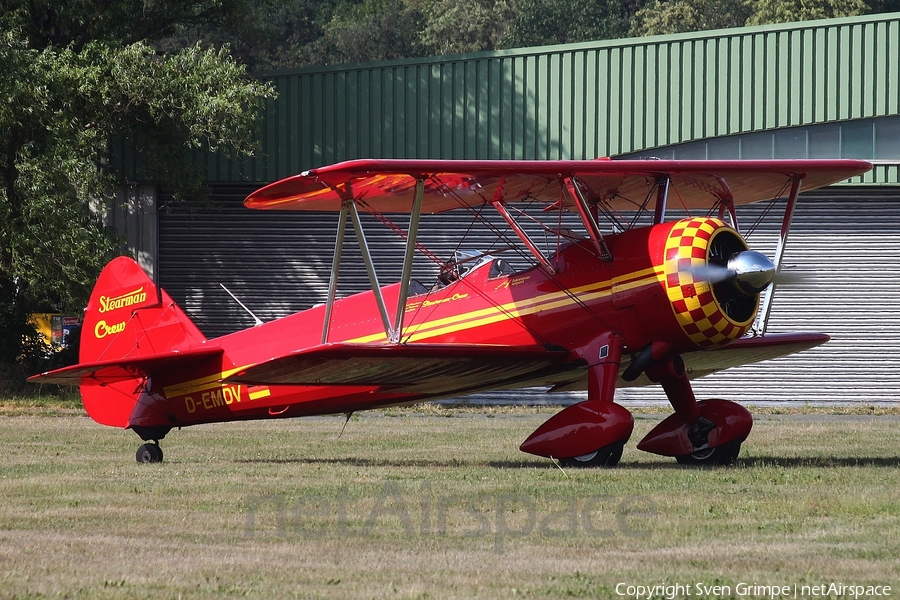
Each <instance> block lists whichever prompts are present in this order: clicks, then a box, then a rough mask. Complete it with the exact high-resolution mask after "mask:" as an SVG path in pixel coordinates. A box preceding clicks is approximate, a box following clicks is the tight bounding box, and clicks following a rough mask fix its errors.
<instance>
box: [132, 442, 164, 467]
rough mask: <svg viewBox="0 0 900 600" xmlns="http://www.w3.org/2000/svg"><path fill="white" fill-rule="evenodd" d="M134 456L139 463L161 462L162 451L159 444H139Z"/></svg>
mask: <svg viewBox="0 0 900 600" xmlns="http://www.w3.org/2000/svg"><path fill="white" fill-rule="evenodd" d="M134 457H135V459H136V460H137V461H138V462H139V463H161V462H162V460H163V451H162V448H160V447H159V444H141V446H140V448H138V449H137V453H136V454H135V456H134Z"/></svg>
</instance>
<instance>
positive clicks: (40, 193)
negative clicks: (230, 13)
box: [0, 0, 271, 363]
mask: <svg viewBox="0 0 900 600" xmlns="http://www.w3.org/2000/svg"><path fill="white" fill-rule="evenodd" d="M97 6H98V5H97V4H95V3H91V2H87V1H79V0H68V1H65V2H63V1H57V2H54V1H45V2H37V1H32V2H2V1H0V131H2V132H3V137H2V140H0V306H2V309H0V362H3V361H5V362H6V363H9V362H10V361H12V360H16V359H18V358H19V357H21V356H22V354H23V353H24V351H25V350H26V348H25V347H24V346H23V344H24V343H25V342H23V337H22V332H23V330H27V328H25V326H24V324H23V319H24V318H25V316H26V315H28V314H29V313H32V312H48V311H53V312H55V311H60V312H69V313H75V314H77V312H78V311H80V310H81V309H82V308H83V307H84V304H85V302H86V299H87V295H88V293H89V292H90V288H91V286H92V283H93V281H94V279H95V278H96V275H97V274H98V272H99V269H100V268H101V267H102V265H103V264H104V263H105V262H106V261H107V260H108V259H109V258H110V257H111V256H113V255H115V254H117V253H119V252H120V245H119V242H118V240H117V239H116V236H115V233H114V232H112V231H110V230H109V229H107V228H105V227H104V226H103V207H104V206H107V205H108V203H110V202H111V201H112V199H113V198H114V197H115V194H116V190H117V189H118V188H119V187H120V186H121V185H122V184H123V183H125V177H126V173H124V172H123V171H122V170H121V169H120V168H119V167H120V165H118V164H117V163H116V161H115V160H113V158H112V157H111V155H110V148H111V142H112V141H113V140H120V141H122V142H124V143H126V144H130V145H131V146H132V147H133V150H134V152H135V154H136V156H137V157H138V159H139V161H141V163H142V165H143V167H144V169H145V171H146V173H147V176H148V178H150V179H152V180H155V181H158V182H160V183H162V184H163V185H164V186H166V187H167V189H169V190H170V191H172V192H173V193H175V194H176V195H184V194H186V193H190V192H194V191H196V190H197V187H198V181H199V180H198V178H197V177H196V176H193V174H192V173H191V171H190V169H189V167H188V165H189V164H190V162H189V161H186V160H185V159H186V158H187V151H188V150H207V149H208V150H217V149H229V150H231V151H235V152H249V151H251V150H252V148H253V143H254V142H253V140H254V139H255V135H254V134H255V123H256V119H257V115H258V114H259V107H260V102H261V99H262V98H264V97H266V96H268V95H270V94H271V92H270V90H269V89H268V87H266V86H264V85H262V84H261V83H259V82H257V81H255V80H252V79H250V78H248V77H247V76H246V73H245V69H244V67H243V66H242V65H240V64H238V63H237V62H236V61H235V60H233V59H232V58H231V57H230V55H229V53H228V51H227V49H218V50H217V49H214V48H207V49H204V48H201V47H200V46H191V47H188V48H184V49H181V50H178V51H173V52H170V53H159V52H157V51H156V50H155V49H154V48H152V47H151V46H150V45H149V44H148V41H149V39H150V38H151V37H152V36H154V35H157V34H163V33H167V32H169V31H171V28H172V27H174V26H175V25H176V24H177V23H178V22H180V21H179V19H182V20H184V21H191V20H193V19H203V18H207V17H208V15H209V14H211V12H210V11H212V12H214V11H213V8H215V10H218V5H217V4H215V3H210V6H211V7H213V8H210V7H208V6H205V5H202V4H196V5H190V4H189V3H183V2H181V3H178V2H172V3H171V4H169V3H166V2H159V3H156V4H146V3H144V2H132V1H130V0H122V1H120V2H118V3H116V2H109V3H104V6H103V10H100V9H98V8H97ZM205 15H206V16H205Z"/></svg>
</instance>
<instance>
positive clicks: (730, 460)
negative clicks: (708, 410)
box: [675, 440, 744, 467]
mask: <svg viewBox="0 0 900 600" xmlns="http://www.w3.org/2000/svg"><path fill="white" fill-rule="evenodd" d="M743 441H744V440H731V441H730V442H725V443H724V444H722V445H721V446H716V447H715V448H711V449H708V450H701V451H700V452H695V453H694V454H683V455H681V456H676V457H675V460H677V461H678V464H679V465H692V466H711V467H713V466H715V467H726V466H730V465H733V464H734V461H736V460H737V457H738V454H740V452H741V444H742V443H743Z"/></svg>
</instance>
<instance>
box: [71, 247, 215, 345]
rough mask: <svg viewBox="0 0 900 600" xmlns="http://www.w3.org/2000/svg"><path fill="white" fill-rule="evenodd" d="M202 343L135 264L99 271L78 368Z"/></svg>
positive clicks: (123, 261)
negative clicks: (81, 365)
mask: <svg viewBox="0 0 900 600" xmlns="http://www.w3.org/2000/svg"><path fill="white" fill-rule="evenodd" d="M205 340H206V337H204V335H203V334H202V333H201V332H200V330H199V329H197V326H196V325H194V323H193V322H192V321H191V320H190V318H189V317H188V316H187V315H186V314H185V313H184V311H182V310H181V308H179V307H178V305H177V304H175V302H174V301H173V300H172V298H171V297H169V295H168V294H167V293H166V292H165V291H164V290H162V289H159V290H157V288H156V286H155V285H154V284H153V281H151V280H150V278H149V277H148V276H147V274H146V273H145V272H144V270H143V269H142V268H141V267H140V265H138V264H137V263H136V262H135V261H134V260H132V259H131V258H128V257H124V256H121V257H119V258H116V259H114V260H112V261H111V262H110V263H109V264H107V265H106V267H104V269H103V271H102V272H101V273H100V277H99V278H98V279H97V283H96V284H95V285H94V291H93V292H91V299H90V301H89V302H88V305H87V308H86V309H85V314H84V324H83V325H82V329H81V354H80V356H79V360H80V362H82V363H86V362H96V361H101V360H112V359H118V358H138V357H141V356H149V355H153V354H161V353H163V352H170V351H173V350H183V349H186V348H188V347H190V346H192V345H194V344H199V343H201V342H203V341H205Z"/></svg>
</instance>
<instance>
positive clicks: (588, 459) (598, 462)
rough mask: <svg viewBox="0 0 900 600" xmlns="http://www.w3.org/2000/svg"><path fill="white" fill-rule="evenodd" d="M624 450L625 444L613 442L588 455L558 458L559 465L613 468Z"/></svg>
mask: <svg viewBox="0 0 900 600" xmlns="http://www.w3.org/2000/svg"><path fill="white" fill-rule="evenodd" d="M624 448H625V442H613V443H612V444H608V445H606V446H604V447H602V448H600V449H599V450H595V451H594V452H591V453H589V454H584V455H582V456H571V457H569V458H560V459H559V463H560V464H561V465H562V466H564V467H575V468H587V467H607V468H609V467H615V466H616V465H617V464H619V460H621V458H622V450H623V449H624Z"/></svg>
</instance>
